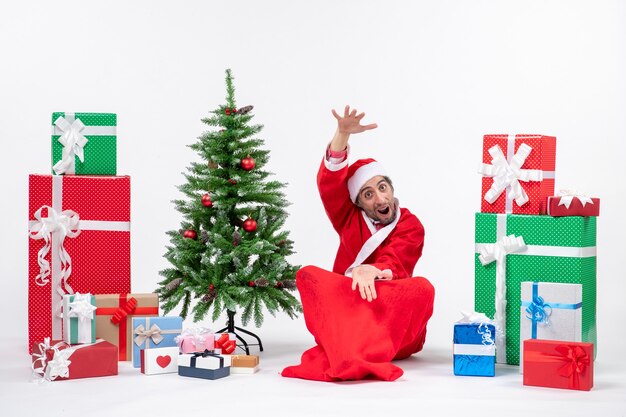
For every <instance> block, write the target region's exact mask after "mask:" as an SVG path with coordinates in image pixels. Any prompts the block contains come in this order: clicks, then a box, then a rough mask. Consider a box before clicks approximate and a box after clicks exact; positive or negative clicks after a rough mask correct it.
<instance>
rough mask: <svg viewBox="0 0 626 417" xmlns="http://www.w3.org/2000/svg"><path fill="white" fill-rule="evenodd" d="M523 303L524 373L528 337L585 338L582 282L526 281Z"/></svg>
mask: <svg viewBox="0 0 626 417" xmlns="http://www.w3.org/2000/svg"><path fill="white" fill-rule="evenodd" d="M521 286H522V288H521V290H522V291H521V300H522V302H521V306H520V309H521V311H520V313H521V314H520V373H523V367H522V366H523V363H524V361H523V355H524V349H523V346H524V340H527V339H544V340H565V341H569V342H580V341H581V339H582V304H583V303H582V299H583V286H582V285H581V284H560V283H554V282H522V283H521Z"/></svg>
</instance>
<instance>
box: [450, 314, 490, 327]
mask: <svg viewBox="0 0 626 417" xmlns="http://www.w3.org/2000/svg"><path fill="white" fill-rule="evenodd" d="M461 314H462V315H463V317H462V318H461V319H459V320H458V321H457V323H458V324H473V323H491V319H490V318H489V317H487V316H486V315H485V313H477V312H476V311H472V312H471V313H468V312H466V311H461Z"/></svg>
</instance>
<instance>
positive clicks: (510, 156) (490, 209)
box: [479, 135, 556, 214]
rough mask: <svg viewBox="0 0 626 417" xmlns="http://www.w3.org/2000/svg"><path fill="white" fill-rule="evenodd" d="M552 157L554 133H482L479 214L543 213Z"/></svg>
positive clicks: (550, 187) (549, 187)
mask: <svg viewBox="0 0 626 417" xmlns="http://www.w3.org/2000/svg"><path fill="white" fill-rule="evenodd" d="M555 160H556V138H555V137H554V136H544V135H485V136H484V137H483V164H482V165H481V166H480V168H479V173H480V174H482V175H483V179H482V194H481V195H482V198H481V206H480V211H481V213H507V214H545V213H546V198H547V197H548V196H551V195H554V170H555Z"/></svg>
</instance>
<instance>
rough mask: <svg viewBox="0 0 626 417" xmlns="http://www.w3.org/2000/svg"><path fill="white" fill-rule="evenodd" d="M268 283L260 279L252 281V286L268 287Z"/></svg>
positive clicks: (263, 278)
mask: <svg viewBox="0 0 626 417" xmlns="http://www.w3.org/2000/svg"><path fill="white" fill-rule="evenodd" d="M269 283H270V282H269V281H268V280H267V278H265V277H260V278H257V279H255V280H254V284H255V285H256V286H257V287H267V286H268V285H269Z"/></svg>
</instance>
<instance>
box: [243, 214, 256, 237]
mask: <svg viewBox="0 0 626 417" xmlns="http://www.w3.org/2000/svg"><path fill="white" fill-rule="evenodd" d="M243 230H245V231H246V232H248V233H251V232H254V231H255V230H256V220H254V219H253V218H252V217H248V218H247V219H246V220H245V221H244V222H243Z"/></svg>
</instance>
